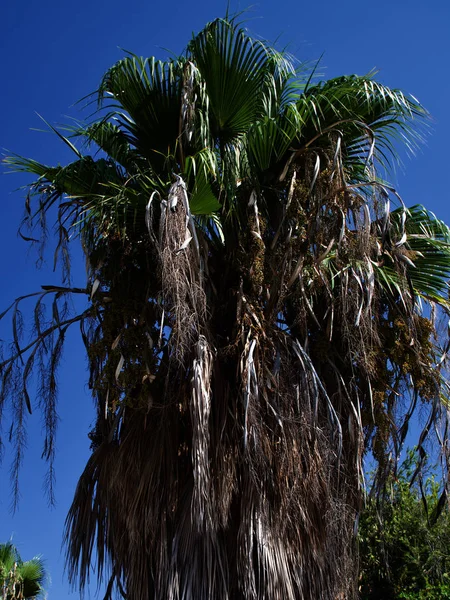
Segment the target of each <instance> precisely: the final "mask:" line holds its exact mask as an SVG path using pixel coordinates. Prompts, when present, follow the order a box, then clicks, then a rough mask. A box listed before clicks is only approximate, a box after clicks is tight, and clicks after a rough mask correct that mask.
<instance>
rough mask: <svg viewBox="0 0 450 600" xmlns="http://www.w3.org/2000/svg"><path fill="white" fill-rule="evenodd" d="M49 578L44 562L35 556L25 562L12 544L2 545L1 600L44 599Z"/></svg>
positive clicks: (0, 545) (0, 549) (0, 551)
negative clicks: (45, 585) (44, 585)
mask: <svg viewBox="0 0 450 600" xmlns="http://www.w3.org/2000/svg"><path fill="white" fill-rule="evenodd" d="M46 578H47V574H46V572H45V567H44V562H43V560H42V558H41V557H39V556H35V557H34V558H32V559H31V560H28V561H25V562H24V561H23V560H22V559H21V557H20V555H19V553H18V551H17V548H16V547H15V546H13V544H12V543H11V542H7V543H6V544H0V598H1V600H27V599H29V600H33V599H35V598H44V596H45V590H44V587H43V584H44V582H45V580H46Z"/></svg>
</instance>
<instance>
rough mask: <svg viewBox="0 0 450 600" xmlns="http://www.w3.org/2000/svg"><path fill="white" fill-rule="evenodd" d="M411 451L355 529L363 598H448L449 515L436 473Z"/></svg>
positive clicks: (369, 502) (430, 599) (449, 571)
mask: <svg viewBox="0 0 450 600" xmlns="http://www.w3.org/2000/svg"><path fill="white" fill-rule="evenodd" d="M416 467H417V459H416V457H415V453H414V452H413V451H410V452H409V453H408V457H407V459H406V460H405V462H404V463H403V464H402V467H401V469H400V471H399V473H398V475H397V477H395V478H392V479H391V481H390V482H389V483H388V497H387V499H386V501H385V502H384V503H383V504H381V503H380V502H377V501H376V500H373V499H369V501H368V502H367V505H366V508H365V511H364V513H363V515H362V519H361V526H360V532H359V548H360V582H359V585H360V588H359V589H360V597H361V599H362V600H377V599H380V600H381V599H383V600H386V599H388V598H392V599H396V598H403V599H408V600H413V599H414V600H416V599H417V600H419V599H424V600H425V599H427V600H432V599H438V598H439V599H445V598H450V544H449V539H450V513H449V509H448V506H447V504H446V502H445V499H446V496H445V493H444V494H442V490H441V486H440V484H439V483H438V482H437V481H436V478H435V475H433V474H428V475H426V474H425V473H422V475H419V477H416V478H413V479H414V483H413V484H411V483H410V482H411V478H412V475H413V473H414V472H415V471H416Z"/></svg>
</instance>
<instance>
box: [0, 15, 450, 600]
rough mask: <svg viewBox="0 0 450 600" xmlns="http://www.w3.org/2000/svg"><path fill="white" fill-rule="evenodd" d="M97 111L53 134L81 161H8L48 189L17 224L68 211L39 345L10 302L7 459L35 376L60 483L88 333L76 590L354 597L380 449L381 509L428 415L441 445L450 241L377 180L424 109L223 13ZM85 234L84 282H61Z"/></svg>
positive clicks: (122, 79)
mask: <svg viewBox="0 0 450 600" xmlns="http://www.w3.org/2000/svg"><path fill="white" fill-rule="evenodd" d="M94 100H96V101H97V106H98V112H97V113H96V117H95V119H94V121H92V122H90V123H89V124H88V125H83V124H80V125H77V126H76V127H72V128H71V129H70V130H69V133H68V136H69V137H68V138H63V139H64V140H65V141H66V142H67V143H68V144H69V145H70V146H71V147H72V146H73V148H74V153H75V154H76V158H75V160H74V162H72V163H70V164H68V165H66V166H59V167H50V166H46V165H42V164H40V163H38V162H36V161H34V160H30V159H24V158H21V157H17V156H12V157H9V158H7V159H6V162H7V163H8V164H9V166H10V167H12V168H15V169H18V170H21V171H25V172H31V173H34V174H35V175H37V176H38V179H37V181H36V182H35V183H34V184H32V185H30V186H29V194H28V198H27V203H26V209H27V216H26V220H25V224H26V225H28V226H29V227H30V228H31V230H32V231H34V230H35V229H36V228H39V227H42V226H43V231H44V230H45V222H46V217H47V216H48V215H56V222H57V231H58V232H59V236H58V240H59V243H58V247H57V258H58V260H61V261H62V266H63V275H64V278H65V279H64V285H63V286H58V287H52V286H45V287H44V289H43V290H42V292H41V293H40V294H39V295H38V296H37V304H36V308H35V311H34V334H35V335H34V338H33V340H32V341H31V342H30V343H29V344H24V342H23V339H22V337H21V334H22V331H23V327H22V320H21V311H20V307H21V306H22V303H23V302H24V301H25V298H19V299H18V300H17V301H16V302H15V303H14V304H13V306H12V307H11V309H10V310H11V312H12V321H13V343H12V346H11V347H10V348H6V349H5V354H4V358H3V362H2V363H1V368H2V371H1V373H2V388H1V404H0V406H3V405H4V404H5V403H6V401H7V400H9V401H10V403H11V406H12V409H13V417H14V427H15V429H14V436H13V437H14V439H15V440H16V441H17V446H16V462H15V467H18V466H19V465H20V462H21V452H22V450H21V448H22V446H21V444H20V442H21V440H22V439H23V437H24V435H25V430H24V414H25V411H26V409H27V408H28V409H31V401H30V398H29V393H28V391H27V384H28V379H29V377H30V376H31V373H32V372H33V369H34V368H35V367H36V368H37V374H38V377H40V378H41V379H40V382H41V383H40V385H39V389H40V394H41V399H40V401H41V406H42V407H43V409H44V414H45V420H46V423H47V436H46V440H45V456H46V457H47V458H48V460H49V461H50V470H51V473H52V460H53V457H54V435H55V425H56V418H55V410H56V398H57V389H56V377H55V371H56V369H57V366H58V362H59V360H60V355H61V351H62V347H63V342H64V335H65V332H66V330H67V328H68V327H70V326H71V325H72V324H74V323H79V325H80V327H81V333H82V336H83V340H84V343H85V346H86V351H87V355H88V359H89V366H90V377H89V386H90V388H91V390H92V394H93V397H94V399H95V402H96V406H97V421H96V424H95V427H94V429H93V430H92V431H91V433H90V439H91V441H92V455H91V457H90V459H89V461H88V464H87V465H86V468H85V470H84V472H83V474H82V475H81V478H80V481H79V484H78V488H77V490H76V493H75V498H74V501H73V504H72V507H71V509H70V512H69V515H68V518H67V530H66V539H67V545H68V568H69V575H70V577H71V579H72V580H73V581H74V582H75V581H78V582H79V585H80V586H81V588H83V587H84V586H85V584H86V582H87V581H88V578H89V572H90V568H91V564H92V561H93V560H94V558H95V560H96V570H97V575H98V577H99V578H100V579H101V578H103V577H107V578H108V580H109V585H108V591H107V597H109V595H110V594H111V593H112V590H113V587H114V586H115V585H117V586H118V588H119V591H121V593H122V595H124V596H125V595H126V597H127V598H133V599H134V598H139V599H142V600H146V599H162V598H164V599H169V600H178V599H181V598H199V599H206V598H208V599H209V598H217V599H225V598H233V599H239V598H242V599H250V598H267V600H275V599H278V598H286V599H296V598H324V599H326V598H330V599H331V598H336V597H346V598H347V597H348V598H350V597H352V594H355V593H356V592H355V589H356V583H355V581H356V577H355V574H356V560H355V557H356V547H355V536H354V530H355V523H356V522H357V516H358V513H359V511H360V509H361V503H362V499H363V489H362V488H363V481H364V477H363V458H364V456H365V454H367V453H369V452H372V453H373V456H374V457H375V459H376V461H377V463H378V465H379V469H378V473H379V475H378V477H377V478H376V479H375V482H376V483H375V486H374V493H376V494H378V495H382V494H383V482H384V481H385V480H386V477H387V476H388V474H389V473H390V472H392V470H395V465H396V457H397V456H398V454H399V452H400V450H401V447H402V443H403V440H404V439H405V436H406V433H407V431H408V423H409V420H410V419H411V417H412V415H413V414H415V412H416V410H417V409H418V407H419V406H420V407H422V409H423V410H426V411H428V415H429V420H428V423H427V425H426V429H425V431H424V433H423V434H422V436H421V439H420V448H421V450H422V451H423V452H425V450H424V445H425V443H426V439H425V438H426V437H427V433H428V431H430V430H431V429H432V426H436V428H437V432H438V434H439V437H440V440H441V443H442V444H443V447H445V439H444V437H443V436H444V434H445V432H446V428H445V423H444V422H445V419H446V406H447V404H446V403H447V384H446V382H445V378H444V375H445V368H446V351H447V347H446V342H445V336H444V335H443V333H442V331H441V327H440V323H441V319H442V317H443V316H446V317H447V318H448V312H449V302H448V289H447V280H448V278H449V276H450V230H449V228H448V227H447V226H446V225H445V224H444V223H442V222H441V221H439V220H438V219H437V218H436V217H435V216H434V215H433V214H431V213H430V212H428V211H427V210H426V209H425V208H423V207H421V206H415V207H413V208H411V209H407V208H406V207H405V206H404V204H403V202H402V201H401V199H400V198H399V196H398V194H397V193H396V191H395V190H394V189H393V188H392V187H390V186H389V185H388V184H387V183H386V182H385V181H384V180H383V179H382V178H381V175H383V176H384V174H385V172H386V169H387V168H388V167H389V165H390V164H391V162H392V161H393V160H395V152H394V144H396V143H397V140H398V139H401V140H403V141H406V143H407V146H408V149H409V150H413V149H414V148H415V146H416V145H417V144H419V143H420V140H421V134H420V132H421V131H424V126H425V124H426V118H427V113H426V111H425V110H424V109H423V107H422V106H421V105H420V104H419V103H418V102H417V101H416V100H415V99H414V98H412V97H408V96H406V95H404V94H403V93H402V92H401V91H398V90H391V89H389V88H387V87H385V86H383V85H381V84H379V83H377V82H376V81H375V80H374V78H373V74H369V75H367V76H362V77H361V76H356V75H353V76H346V77H340V78H337V79H332V80H330V81H327V82H324V83H319V84H317V85H313V84H311V82H310V81H309V79H308V75H307V74H306V75H305V69H296V68H295V67H294V62H293V59H292V58H291V57H289V56H288V55H286V54H283V53H280V52H277V51H276V50H274V49H273V48H271V47H270V46H269V45H268V44H266V43H264V42H262V41H259V40H254V39H252V38H251V37H249V35H248V34H247V33H246V31H245V30H244V29H242V28H241V26H240V25H239V24H238V23H237V22H236V21H234V20H223V19H217V20H215V21H213V22H212V23H209V24H208V25H207V26H206V27H205V29H204V30H203V31H201V32H200V33H199V34H198V35H196V36H194V37H193V39H192V40H191V42H190V43H189V44H188V46H187V48H186V51H185V52H184V54H183V55H182V56H180V57H179V58H177V59H171V60H168V61H166V62H161V61H157V60H156V59H154V58H150V59H142V58H139V57H136V56H134V55H131V54H130V55H127V56H125V57H124V58H123V59H122V60H120V61H119V62H118V63H117V64H116V65H114V66H113V67H112V68H111V69H110V70H109V71H108V72H107V73H106V74H105V76H104V77H103V79H102V81H101V83H100V86H99V89H98V92H97V94H96V95H95V97H94ZM59 135H61V134H59ZM61 137H62V136H61ZM69 138H70V139H69ZM78 140H83V141H84V142H85V144H84V146H83V151H81V150H78V149H77V147H76V146H74V144H77V141H78ZM90 148H92V149H93V151H94V152H93V154H88V153H86V152H88V151H89V149H90ZM96 150H100V153H97V154H95V151H96ZM391 205H392V206H393V209H392V210H391V208H390V207H391ZM35 236H37V234H36V233H29V234H27V238H32V239H37V238H36V237H35ZM41 239H42V238H41ZM77 240H79V242H80V243H81V247H82V249H83V251H84V253H85V256H86V259H87V263H88V283H87V286H86V288H71V287H70V284H69V280H68V268H69V264H68V246H69V241H70V242H72V243H76V241H77ZM73 293H78V294H81V295H84V296H85V297H86V300H87V307H86V309H85V310H84V311H83V312H81V313H80V314H76V315H74V316H73V315H70V314H69V313H68V309H67V298H68V296H70V295H71V294H73ZM49 303H50V306H51V314H50V315H49V316H46V314H47V313H46V312H45V306H46V305H47V306H48V305H49ZM3 316H4V315H2V317H3ZM34 370H36V369H34ZM411 398H412V399H413V402H412V404H410V400H411ZM442 432H444V433H442ZM50 479H51V477H50ZM339 595H340V596H339Z"/></svg>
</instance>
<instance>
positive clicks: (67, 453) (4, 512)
mask: <svg viewBox="0 0 450 600" xmlns="http://www.w3.org/2000/svg"><path fill="white" fill-rule="evenodd" d="M246 6H247V5H246V4H244V3H240V2H237V1H236V0H234V1H233V2H231V10H232V11H234V10H241V9H243V8H245V7H246ZM225 10H226V2H217V1H210V2H207V1H206V0H205V1H200V0H191V2H189V3H188V2H184V1H183V2H181V1H180V0H172V1H171V2H170V3H169V2H156V3H152V2H150V1H147V2H143V1H138V0H129V1H128V2H121V1H119V0H110V1H109V2H102V1H101V0H90V1H87V0H78V1H77V2H76V3H69V2H64V1H61V0H58V1H56V0H44V1H43V2H34V1H33V2H31V1H30V0H22V2H15V1H14V0H3V2H2V5H1V8H0V51H1V56H2V81H3V85H2V89H3V93H2V94H1V95H0V109H1V110H0V118H1V119H2V123H1V128H0V148H3V149H7V150H8V151H12V152H17V153H19V154H23V155H26V156H30V157H33V158H35V159H37V160H39V161H41V162H44V163H45V162H48V163H53V164H55V163H58V162H61V163H64V162H65V161H67V160H69V154H68V151H67V148H65V147H64V146H63V145H62V144H61V142H59V141H58V139H57V138H56V136H54V135H52V134H49V133H39V132H35V131H32V130H31V129H32V128H42V127H43V124H42V122H41V121H40V120H39V118H38V117H37V116H36V114H35V112H38V113H40V114H41V115H43V116H44V117H45V119H46V120H47V121H49V122H50V123H52V124H54V125H56V124H58V123H63V122H65V121H67V117H75V118H82V116H83V113H81V112H80V107H79V106H74V102H75V101H76V100H78V99H79V98H81V97H83V96H85V95H86V94H88V93H90V92H92V91H94V90H95V89H96V87H97V85H98V82H99V80H100V77H101V75H102V74H103V73H104V71H105V70H106V69H107V68H108V67H109V66H110V65H111V64H113V63H114V62H115V61H116V60H118V59H119V58H120V57H121V56H122V50H120V48H123V49H127V50H130V51H132V52H134V53H136V54H142V55H145V56H151V55H156V56H158V57H160V58H164V57H165V56H167V50H170V51H173V52H174V53H178V52H180V51H181V50H182V49H183V48H184V46H185V44H186V42H187V41H188V39H189V37H190V35H191V33H192V32H193V31H198V30H199V29H201V28H202V26H203V25H204V24H205V23H206V22H207V21H209V20H212V19H213V18H215V17H216V16H223V15H224V13H225ZM246 19H247V27H248V28H249V29H250V31H251V33H252V34H254V35H259V36H261V37H263V38H266V39H268V40H271V41H275V40H277V44H278V46H279V47H285V46H288V49H289V50H290V52H292V53H293V54H295V55H296V56H297V58H298V59H300V60H302V61H306V60H314V59H317V58H318V57H319V56H320V55H321V54H322V53H324V57H323V60H322V68H321V71H322V73H323V74H324V76H325V77H334V76H337V75H343V74H351V73H358V74H365V73H367V72H368V71H370V70H371V69H373V68H378V69H379V71H380V72H379V75H378V79H379V80H380V81H381V82H382V83H384V84H386V85H389V86H391V87H398V88H401V89H403V90H404V91H405V92H408V93H412V94H414V95H415V96H416V97H417V98H418V99H419V100H420V101H421V102H422V103H423V104H424V106H425V107H426V108H427V109H428V110H429V111H430V112H431V114H432V115H433V118H434V122H433V130H434V131H433V132H432V135H430V137H429V138H428V140H427V144H426V145H425V146H424V147H423V149H422V151H421V152H420V153H419V154H418V156H417V157H416V158H414V159H413V160H411V161H407V162H406V163H405V172H404V173H403V172H401V171H398V172H397V173H396V174H394V175H393V180H394V184H395V186H396V187H397V189H398V190H399V192H400V194H401V195H402V197H403V198H404V200H405V202H406V204H407V205H412V204H416V203H423V204H425V205H426V206H427V207H428V208H430V209H431V210H433V211H434V212H435V213H436V214H437V215H438V216H439V217H440V218H442V219H444V220H445V221H447V222H448V223H450V204H449V200H448V182H447V174H448V171H449V165H448V158H447V156H448V140H449V139H450V119H449V117H448V105H449V98H450V78H449V72H448V65H449V63H450V52H449V37H450V4H449V3H447V2H446V1H445V0H430V1H428V2H427V3H424V2H419V1H418V0H412V1H409V2H406V0H397V1H396V2H392V1H388V0H379V1H378V2H377V3H375V4H374V3H367V2H360V1H354V0H350V1H344V2H337V1H329V0H322V2H320V3H312V2H309V3H300V2H298V1H296V2H294V1H292V0H278V1H277V2H273V1H271V2H269V1H261V2H259V3H258V4H256V5H254V6H253V8H251V9H250V10H249V11H248V12H247V13H246ZM165 49H167V50H165ZM27 181H28V179H27V178H26V177H23V176H21V175H14V174H5V173H4V170H2V171H1V172H0V256H1V262H0V270H1V281H2V283H3V285H2V286H1V289H0V312H1V310H3V308H4V307H6V306H7V305H8V304H9V303H10V302H11V301H12V300H13V299H14V298H15V297H16V296H19V295H22V294H24V293H28V292H32V291H35V290H37V289H39V287H40V285H41V284H53V283H54V284H57V283H59V279H58V276H57V274H54V273H52V271H51V258H50V257H49V261H48V262H49V264H48V267H45V266H44V268H43V269H42V270H41V271H37V270H36V268H35V261H34V258H33V255H32V254H30V253H29V252H28V249H27V245H26V243H25V242H23V241H22V240H21V239H20V238H18V237H17V226H18V224H19V223H20V220H21V218H22V215H23V202H22V199H23V193H21V192H13V190H15V189H16V188H18V187H19V186H20V185H23V184H24V183H26V182H27ZM84 276H85V274H84V267H83V264H82V261H81V260H80V259H79V258H78V257H77V256H76V255H75V260H74V269H73V282H74V285H79V286H80V287H82V286H83V285H84ZM75 333H76V332H75V331H74V332H73V334H72V335H71V336H69V338H68V339H67V344H66V351H65V355H64V362H63V365H62V369H61V371H60V377H59V383H60V395H59V407H58V412H59V416H60V425H59V432H58V439H57V446H58V455H57V463H56V469H57V486H56V499H57V506H56V508H54V509H50V508H49V507H48V505H47V502H46V498H45V494H44V493H43V481H44V477H45V464H44V463H43V462H42V461H41V460H40V454H41V446H42V437H41V427H42V422H41V417H40V415H39V411H38V410H36V411H34V413H33V415H31V416H30V417H29V419H28V425H29V439H28V446H27V451H26V455H25V460H24V465H23V469H22V473H21V494H22V498H21V502H20V506H19V510H18V512H17V513H16V514H15V515H11V513H10V511H9V506H10V501H11V494H10V486H9V462H10V453H9V452H8V448H7V451H6V455H5V458H4V462H3V466H2V467H1V468H0V475H1V491H2V493H1V494H0V541H6V540H7V539H9V538H10V536H11V535H13V541H14V543H15V544H16V545H17V546H18V548H19V550H20V552H21V554H22V556H23V558H24V559H28V558H31V557H32V556H33V555H35V554H39V553H41V554H43V555H44V557H45V558H46V560H47V566H48V570H49V572H50V574H51V577H52V584H51V587H50V590H49V599H50V600H52V599H54V600H64V599H66V598H75V597H76V596H77V593H76V592H75V593H73V594H70V593H69V591H70V590H69V585H68V583H67V579H66V578H65V577H64V575H63V567H64V558H63V554H62V552H61V543H62V531H63V524H64V519H65V515H66V513H67V510H68V507H69V505H70V501H71V498H72V495H73V492H74V488H75V485H76V481H77V478H78V476H79V474H80V473H81V470H82V469H83V466H84V464H85V463H86V460H87V458H88V456H89V440H88V438H87V435H86V434H87V432H88V431H89V427H90V424H91V422H92V420H93V416H94V415H93V404H92V401H91V399H90V397H89V394H88V390H87V386H86V380H87V373H86V363H85V358H84V354H83V349H82V346H81V343H80V340H79V339H78V338H77V336H76V334H75ZM6 335H7V333H6V329H5V327H4V326H2V327H0V337H4V336H6ZM7 432H8V420H7V419H6V420H5V425H4V428H3V434H4V437H5V438H7ZM7 446H8V444H7ZM95 589H96V586H95V585H94V584H93V585H92V586H91V590H92V593H94V592H95Z"/></svg>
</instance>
